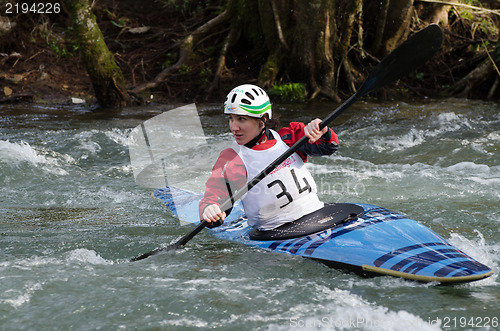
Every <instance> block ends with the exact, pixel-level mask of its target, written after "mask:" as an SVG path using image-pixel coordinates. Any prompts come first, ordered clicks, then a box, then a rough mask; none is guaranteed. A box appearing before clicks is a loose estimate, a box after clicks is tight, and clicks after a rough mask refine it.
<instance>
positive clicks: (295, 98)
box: [269, 83, 307, 102]
mask: <svg viewBox="0 0 500 331" xmlns="http://www.w3.org/2000/svg"><path fill="white" fill-rule="evenodd" d="M269 94H271V95H276V96H279V97H280V98H281V99H282V100H283V101H290V102H305V101H306V100H307V90H306V87H305V85H304V84H302V83H289V84H282V85H277V84H274V85H273V87H272V88H271V90H270V91H269Z"/></svg>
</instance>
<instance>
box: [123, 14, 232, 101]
mask: <svg viewBox="0 0 500 331" xmlns="http://www.w3.org/2000/svg"><path fill="white" fill-rule="evenodd" d="M229 8H230V7H229V6H228V8H227V9H226V10H224V11H223V12H222V13H221V14H219V15H218V16H216V17H214V18H213V19H211V20H210V21H208V22H207V23H205V24H203V25H202V26H200V27H199V28H198V29H196V30H195V31H194V32H192V33H191V34H190V35H188V36H187V37H186V38H185V39H184V40H183V41H182V43H181V44H180V52H179V60H177V62H176V63H175V64H174V65H172V66H170V67H168V68H165V69H164V70H163V71H162V72H160V73H159V74H158V75H157V76H156V77H155V78H154V79H153V80H152V81H150V82H146V83H143V84H141V85H139V86H137V87H135V88H134V89H132V90H131V91H130V92H131V93H133V94H137V93H140V92H142V91H144V90H147V89H151V88H155V87H157V86H158V85H159V84H160V83H162V82H163V81H164V80H165V79H166V78H167V77H168V76H169V75H170V74H171V73H173V72H176V71H178V70H179V69H180V68H181V67H182V65H183V64H184V63H186V61H187V60H188V59H189V56H190V55H191V53H192V52H193V49H194V45H195V44H196V43H197V42H198V40H200V39H201V38H203V37H204V36H205V35H207V34H208V33H210V31H212V29H214V28H215V27H217V26H218V25H220V24H223V23H226V22H228V21H229V20H230V18H231V15H230V10H229Z"/></svg>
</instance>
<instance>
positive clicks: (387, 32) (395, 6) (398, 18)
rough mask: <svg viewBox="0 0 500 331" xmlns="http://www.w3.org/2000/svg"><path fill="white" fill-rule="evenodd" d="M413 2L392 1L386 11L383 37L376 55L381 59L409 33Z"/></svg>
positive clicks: (406, 0) (407, 0)
mask: <svg viewBox="0 0 500 331" xmlns="http://www.w3.org/2000/svg"><path fill="white" fill-rule="evenodd" d="M412 12H413V0H392V1H390V4H389V8H388V11H387V18H386V22H385V27H384V35H383V39H382V43H381V45H380V48H379V50H378V52H377V53H376V54H378V55H379V56H380V58H383V57H384V56H386V55H387V54H389V53H390V52H392V51H393V50H394V49H395V48H396V47H397V46H398V45H399V44H401V42H403V41H404V40H405V39H406V37H408V34H409V32H410V30H409V26H410V22H411V14H412Z"/></svg>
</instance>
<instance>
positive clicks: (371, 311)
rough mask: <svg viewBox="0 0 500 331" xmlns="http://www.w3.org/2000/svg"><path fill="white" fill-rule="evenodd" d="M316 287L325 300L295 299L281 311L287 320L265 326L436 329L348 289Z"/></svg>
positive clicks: (325, 328) (285, 328) (287, 328)
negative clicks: (296, 302) (310, 301)
mask: <svg viewBox="0 0 500 331" xmlns="http://www.w3.org/2000/svg"><path fill="white" fill-rule="evenodd" d="M316 291H317V292H318V293H320V294H321V295H322V296H324V297H327V298H328V303H326V304H325V303H324V302H323V304H321V305H316V304H308V303H299V304H297V305H296V306H294V307H293V308H291V309H290V311H287V312H286V314H283V315H286V316H288V317H285V316H283V318H286V319H288V321H287V323H281V324H280V325H276V324H271V325H270V326H269V327H268V330H370V331H371V330H394V331H405V330H409V329H414V328H415V329H418V330H429V331H431V330H440V328H439V326H437V325H431V324H430V323H428V322H427V321H424V320H423V319H421V318H420V317H418V316H415V315H413V314H411V313H409V312H407V311H404V310H398V311H392V310H390V309H388V308H387V307H384V306H382V305H377V304H373V303H370V302H368V301H367V300H365V299H363V298H362V297H360V296H358V295H356V294H353V293H351V292H350V291H346V290H341V289H333V290H332V289H330V288H327V287H324V286H322V288H321V289H318V290H316ZM290 316H291V317H290ZM284 324H286V326H284Z"/></svg>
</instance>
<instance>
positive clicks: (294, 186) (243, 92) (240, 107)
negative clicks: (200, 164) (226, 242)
mask: <svg viewBox="0 0 500 331" xmlns="http://www.w3.org/2000/svg"><path fill="white" fill-rule="evenodd" d="M224 114H226V115H227V118H228V120H229V128H230V130H231V133H232V134H233V137H234V139H235V142H236V144H233V147H232V148H228V149H225V150H223V151H222V152H221V153H220V155H219V158H218V159H217V161H216V163H215V165H214V167H213V169H212V174H211V176H210V178H209V179H208V180H207V182H206V190H205V194H204V197H203V199H202V200H201V201H200V204H199V210H200V219H202V220H205V221H207V222H208V223H209V225H208V226H209V227H214V226H218V225H220V224H222V221H223V220H224V218H225V217H226V215H227V214H229V212H230V210H225V211H223V210H221V209H220V205H221V204H222V202H223V201H225V200H227V199H228V198H229V197H230V194H232V192H235V191H236V190H238V189H240V188H242V187H244V186H245V185H246V184H247V181H249V180H251V179H252V178H254V177H255V176H256V175H257V174H258V173H259V172H260V171H262V170H263V169H264V168H266V167H267V166H268V165H269V164H270V163H272V162H273V161H274V160H275V159H276V158H277V157H279V156H280V155H281V154H283V153H284V152H286V151H287V149H288V148H289V146H292V145H293V144H294V143H295V142H296V141H298V140H299V139H300V138H302V137H303V136H304V135H305V136H307V137H308V138H309V142H308V143H306V144H304V145H302V147H301V148H300V149H299V150H298V151H297V152H296V153H294V154H292V155H291V156H290V157H289V158H288V159H287V160H285V161H284V162H283V163H282V164H281V165H280V166H278V167H277V168H276V169H275V170H274V171H273V172H272V173H270V174H269V175H267V176H266V177H265V178H264V179H263V180H261V181H260V182H259V183H258V184H257V185H256V186H254V187H253V188H252V189H251V190H250V191H248V192H247V193H246V194H245V195H244V196H243V197H242V199H241V200H242V203H243V208H244V210H245V214H246V216H247V218H248V224H249V225H250V226H252V227H254V228H256V229H258V230H260V231H267V230H271V229H275V228H277V227H279V226H280V225H283V224H285V223H287V222H291V221H294V220H296V219H299V218H300V217H302V216H304V215H308V214H311V213H314V212H315V211H317V210H320V209H321V208H322V207H323V206H324V204H323V202H321V201H320V200H319V198H318V195H317V188H316V183H315V181H314V179H313V177H312V176H311V174H310V172H309V171H308V170H307V169H306V168H305V167H304V162H305V161H306V160H307V156H321V155H331V154H333V153H334V152H335V151H337V149H338V138H337V135H336V134H335V132H333V130H332V129H330V128H328V127H325V128H323V129H322V130H320V129H319V124H320V123H321V120H320V119H314V120H312V121H311V122H309V124H307V125H305V124H304V123H300V122H292V123H290V125H289V126H288V127H284V128H281V129H279V130H278V131H277V132H276V131H274V130H273V126H276V124H277V123H276V120H275V119H273V116H272V110H271V102H270V100H269V97H268V95H267V94H266V92H265V91H264V90H263V89H262V88H260V87H258V86H256V85H251V84H245V85H240V86H238V87H236V88H234V89H233V90H232V91H231V92H229V94H228V95H227V97H226V101H225V102H224Z"/></svg>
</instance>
